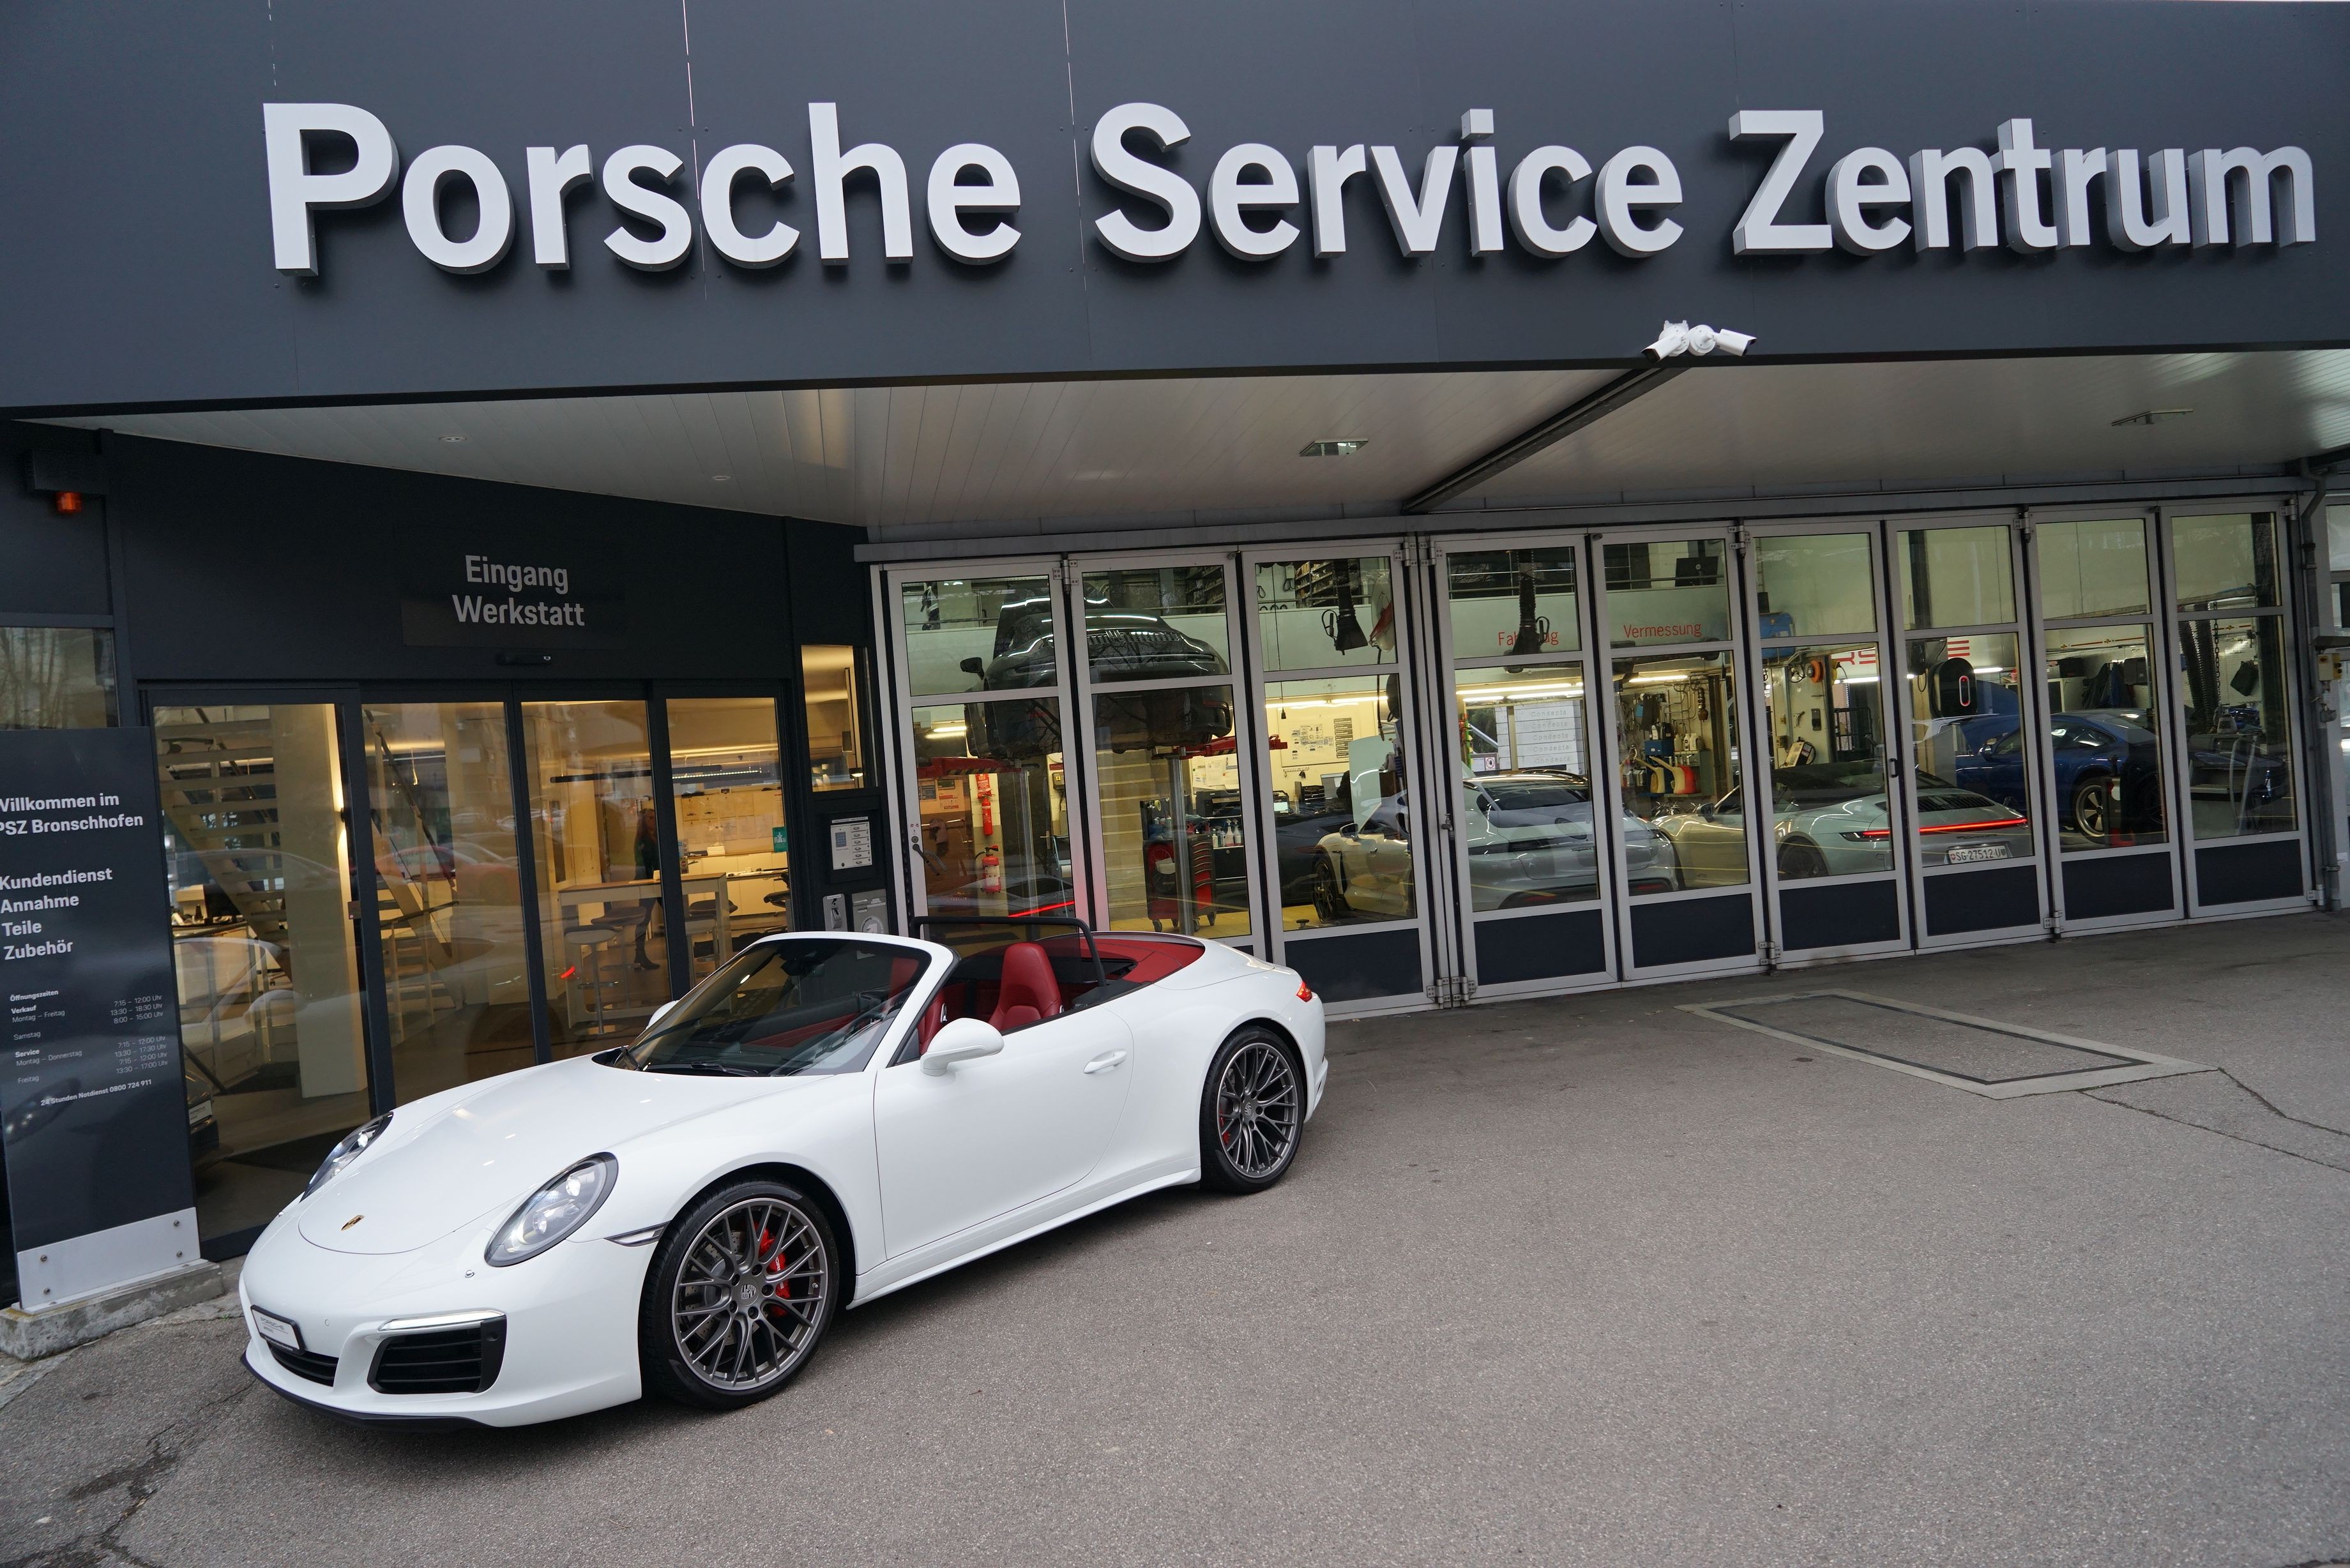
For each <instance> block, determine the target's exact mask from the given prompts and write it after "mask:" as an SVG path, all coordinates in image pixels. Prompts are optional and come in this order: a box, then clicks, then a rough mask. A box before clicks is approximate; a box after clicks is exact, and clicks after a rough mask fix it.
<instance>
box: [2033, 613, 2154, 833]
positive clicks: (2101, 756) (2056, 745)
mask: <svg viewBox="0 0 2350 1568" xmlns="http://www.w3.org/2000/svg"><path fill="white" fill-rule="evenodd" d="M2153 629H2154V628H2151V627H2147V626H2107V627H2071V628H2065V627H2054V628H2050V629H2049V632H2048V670H2047V677H2046V679H2047V681H2048V749H2049V756H2050V758H2051V760H2052V761H2053V763H2054V767H2055V770H2056V810H2057V823H2056V826H2057V840H2056V842H2057V845H2058V846H2059V847H2060V848H2062V849H2063V850H2064V853H2065V854H2067V855H2073V854H2078V853H2079V852H2081V851H2083V850H2086V849H2109V848H2118V847H2121V846H2126V845H2135V844H2162V843H2165V842H2167V841H2168V837H2169V835H2168V828H2167V819H2166V816H2165V813H2164V807H2163V803H2162V741H2161V738H2160V736H2159V734H2158V730H2159V728H2160V726H2159V724H2158V722H2157V720H2156V718H2155V713H2154V704H2155V694H2154V673H2155V664H2154V660H2153V659H2152V658H2151V657H2150V656H2149V654H2148V652H2147V649H2149V648H2150V647H2151V646H2152V637H2153Z"/></svg>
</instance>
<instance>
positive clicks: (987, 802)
mask: <svg viewBox="0 0 2350 1568" xmlns="http://www.w3.org/2000/svg"><path fill="white" fill-rule="evenodd" d="M972 787H973V789H974V790H975V791H976V792H977V794H978V795H979V834H980V836H981V837H983V838H993V837H994V836H995V782H994V781H993V779H990V778H989V777H987V776H986V775H985V774H981V775H980V777H978V778H977V779H975V780H973V781H972Z"/></svg>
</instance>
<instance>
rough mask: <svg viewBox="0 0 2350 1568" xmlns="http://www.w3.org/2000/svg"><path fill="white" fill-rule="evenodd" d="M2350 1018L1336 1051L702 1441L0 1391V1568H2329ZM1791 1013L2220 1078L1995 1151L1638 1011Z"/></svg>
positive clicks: (856, 1322)
mask: <svg viewBox="0 0 2350 1568" xmlns="http://www.w3.org/2000/svg"><path fill="white" fill-rule="evenodd" d="M2345 977H2350V919H2343V918H2324V917H2317V916H2309V917H2293V918H2288V919H2272V920H2261V921H2249V922H2237V923H2230V924H2222V925H2214V926H2205V927H2198V928H2193V929H2185V928H2173V929H2164V930H2160V931H2156V932H2149V933H2140V934H2137V935H2133V936H2127V937H2106V938H2097V939H2084V940H2072V941H2068V942H2064V943H2061V944H2054V945H2044V944H2043V945H2033V946H2027V947H2016V948H2006V949H1998V950H1983V951H1975V952H1969V953H1960V954H1947V955H1940V956H1935V957H1928V958H1922V959H1906V960H1899V961H1887V962H1878V963H1870V964H1863V965H1854V966H1848V967H1844V968H1839V969H1836V970H1835V971H1814V972H1811V973H1807V974H1780V975H1775V976H1770V977H1749V978H1747V979H1744V980H1740V981H1718V982H1712V983H1709V984H1704V985H1693V986H1674V987H1659V988H1649V989H1643V990H1637V991H1628V992H1609V993H1601V994H1595V995H1586V996H1583V997H1578V998H1568V999H1555V1000H1550V1001H1544V1002H1525V1003H1518V1004H1514V1005H1503V1006H1492V1007H1480V1008H1475V1009H1471V1010H1469V1011H1467V1012H1451V1013H1446V1014H1423V1015H1419V1016H1412V1017H1404V1018H1397V1019H1390V1020H1385V1021H1378V1022H1372V1023H1357V1024H1350V1025H1346V1026H1343V1027H1340V1028H1338V1029H1336V1031H1334V1050H1333V1054H1334V1058H1335V1067H1334V1072H1333V1076H1332V1086H1331V1097H1330V1099H1329V1101H1328V1103H1327V1105H1326V1107H1325V1109H1324V1112H1323V1114H1322V1115H1321V1116H1320V1117H1319V1118H1318V1119H1317V1120H1316V1121H1315V1123H1314V1125H1313V1126H1312V1127H1311V1128H1310V1129H1309V1134H1308V1140H1307V1143H1306V1146H1305V1150H1304V1151H1303V1153H1302V1155H1301V1158H1300V1160H1299V1163H1298V1165H1297V1166H1296V1168H1295V1171H1294V1172H1293V1174H1292V1175H1291V1177H1290V1178H1289V1179H1288V1180H1287V1181H1285V1182H1284V1184H1283V1185H1282V1186H1281V1187H1279V1188H1277V1189H1274V1190H1273V1191H1271V1192H1269V1193H1266V1194H1263V1195H1262V1196H1259V1197H1255V1198H1250V1199H1219V1198H1211V1197H1208V1196H1204V1195H1201V1194H1198V1193H1195V1192H1191V1191H1180V1192H1172V1193H1166V1194H1161V1195H1159V1196H1156V1197H1153V1198H1150V1199H1145V1200H1142V1201H1140V1202H1138V1203H1135V1204H1132V1205H1129V1206H1128V1207H1127V1208H1125V1209H1123V1210H1118V1211H1116V1212H1113V1213H1110V1214H1107V1215H1104V1216H1099V1217H1097V1218H1095V1219H1093V1220H1087V1221H1084V1222H1081V1223H1079V1224H1077V1225H1076V1226H1074V1227H1071V1228H1068V1229H1066V1230H1065V1231H1060V1232H1058V1233H1056V1234H1055V1235H1054V1236H1051V1237H1048V1238H1045V1239H1043V1240H1040V1241H1035V1242H1032V1243H1029V1244H1027V1245H1024V1246H1022V1247H1019V1248H1017V1249H1014V1251H1010V1252H1007V1253H1003V1254H1000V1255H999V1256H997V1257H995V1258H993V1259H991V1260H988V1261H985V1262H981V1263H978V1264H975V1265H973V1266H972V1267H970V1268H967V1269H964V1270H962V1271H960V1272H957V1273H955V1274H952V1275H950V1276H947V1277H945V1278H942V1279H940V1280H937V1281H933V1282H930V1283H927V1284H924V1285H921V1286H918V1287H915V1288H913V1289H910V1290H907V1291H903V1292H900V1293H898V1294H897V1295H894V1296H891V1297H889V1298H887V1299H886V1300H884V1301H882V1302H879V1303H875V1304H874V1305H873V1306H871V1307H870V1308H866V1309H861V1310H858V1311H856V1312H852V1313H850V1314H847V1315H846V1316H845V1317H844V1318H843V1319H842V1320H841V1321H840V1322H839V1324H838V1325H837V1329H836V1331H835V1333H834V1335H833V1337H832V1338H831V1340H830V1341H829V1343H827V1345H826V1346H825V1347H824V1349H823V1350H822V1352H821V1353H820V1354H819V1355H818V1356H817V1358H816V1361H815V1362H814V1363H813V1364H812V1365H811V1366H810V1367H809V1368H808V1370H807V1371H806V1374H805V1375H804V1376H802V1377H801V1378H800V1379H799V1381H798V1382H797V1383H796V1384H795V1385H794V1386H792V1387H791V1388H789V1389H787V1390H786V1391H785V1393H784V1394H783V1395H782V1396H781V1397H777V1398H775V1399H774V1400H771V1401H769V1402H767V1403H765V1404H764V1405H760V1406H757V1407H753V1408H751V1409H748V1410H745V1411H742V1412H738V1413H735V1414H733V1415H728V1416H723V1417H712V1416H706V1415H700V1414H693V1413H689V1412H686V1411H683V1410H680V1409H675V1408H671V1407H665V1406H660V1405H656V1404H642V1405H638V1406H635V1407H629V1408H625V1409H619V1410H613V1411H608V1412H605V1413H602V1414H600V1415H596V1416H591V1417H583V1418H580V1419H577V1420H572V1421H567V1422H561V1423H556V1424H553V1425H550V1426H546V1427H542V1428H533V1429H527V1430H522V1431H514V1432H481V1433H464V1434H458V1435H446V1434H443V1435H436V1436H416V1435H408V1434H396V1433H385V1432H380V1431H372V1430H365V1429H359V1428H350V1427H346V1426H342V1425H339V1424H338V1423H335V1422H333V1421H331V1420H329V1419H327V1418H325V1417H319V1416H317V1415H314V1414H311V1413H309V1412H307V1411H305V1410H302V1409H298V1408H296V1407H293V1406H290V1405H288V1404H286V1403H285V1402H283V1401H282V1400H280V1399H278V1398H277V1397H276V1396H274V1395H272V1394H271V1393H269V1392H268V1391H267V1390H265V1389H264V1388H261V1387H259V1386H256V1385H255V1384H254V1383H252V1382H251V1381H250V1379H249V1378H248V1377H247V1376H246V1375H245V1374H244V1372H243V1371H242V1370H241V1369H240V1368H239V1366H238V1365H237V1362H236V1355H237V1351H238V1347H239V1345H240V1342H241V1340H242V1337H243V1336H242V1332H241V1330H240V1328H239V1326H238V1325H237V1324H236V1323H235V1322H234V1320H233V1319H230V1318H228V1317H226V1316H224V1315H223V1314H221V1313H220V1312H219V1311H218V1309H214V1310H213V1311H211V1312H209V1313H208V1312H207V1311H206V1310H204V1309H197V1310H195V1311H193V1312H192V1313H188V1314H181V1315H180V1316H179V1317H178V1318H176V1319H174V1320H172V1321H169V1322H166V1323H162V1324H150V1325H145V1326H142V1327H140V1328H137V1329H132V1330H129V1331H126V1332H124V1333H121V1334H116V1335H115V1336H113V1337H112V1338H110V1339H108V1340H106V1341H103V1342H101V1343H99V1344H98V1345H91V1346H88V1347H86V1348H84V1349H82V1350H79V1351H76V1352H73V1353H70V1354H69V1355H65V1356H62V1357H57V1358H55V1359H53V1360H52V1361H51V1362H48V1363H45V1364H42V1365H41V1366H38V1367H37V1368H36V1369H35V1370H34V1371H33V1372H32V1373H30V1374H27V1375H25V1376H19V1377H17V1378H16V1380H15V1381H14V1382H13V1383H0V1400H5V1401H6V1403H5V1406H0V1563H40V1564H55V1565H60V1568H61V1565H65V1564H74V1565H77V1568H80V1565H90V1564H100V1563H115V1562H120V1563H131V1564H146V1565H151V1568H198V1565H202V1564H213V1563H222V1564H240V1565H242V1564H265V1563H267V1564H275V1563H286V1564H294V1563H300V1564H304V1565H319V1564H343V1563H348V1564H354V1565H366V1568H383V1565H386V1564H401V1563H648V1562H664V1563H665V1562H692V1563H702V1562H725V1563H785V1562H799V1561H829V1562H836V1563H867V1562H874V1563H1023V1564H1025V1563H1347V1564H1367V1563H1966V1564H1982V1563H2116V1564H2119V1563H2126V1564H2131V1565H2134V1568H2137V1565H2145V1564H2161V1563H2197V1564H2204V1563H2243V1564H2259V1565H2275V1568H2283V1565H2286V1564H2305V1563H2324V1562H2335V1561H2341V1560H2345V1559H2350V1246H2345V1237H2350V1132H2345V1130H2344V1129H2350V1047H2345V1012H2350V981H2345ZM1807 985H1811V986H1825V985H1833V986H1839V987H1846V988H1849V989H1854V990H1860V991H1865V992H1873V993H1877V994H1881V995H1886V996H1891V997H1897V998H1903V999H1908V1000H1912V1001H1918V1002H1929V1003H1931V1004H1934V1005H1937V1006H1940V1007H1945V1008H1950V1009H1955V1010H1958V1011H1960V1012H1973V1013H1980V1014H1983V1015H1987V1016H1991V1017H1994V1018H2001V1019H2005V1020H2008V1021H2011V1022H2015V1023H2027V1024H2031V1025H2033V1026H2035V1027H2038V1028H2042V1029H2048V1030H2054V1031H2058V1032H2061V1033H2067V1034H2072V1035H2078V1036H2083V1037H2086V1038H2088V1039H2092V1040H2101V1041H2105V1042H2107V1043H2110V1044H2125V1045H2131V1046H2136V1047H2138V1048H2140V1049H2144V1050H2147V1051H2153V1052H2158V1053H2161V1054H2167V1055H2174V1056H2179V1057H2185V1058H2189V1059H2191V1060H2193V1061H2196V1062H2199V1063H2209V1064H2214V1065H2215V1066H2216V1067H2218V1068H2220V1069H2223V1070H2224V1071H2223V1072H2215V1073H2209V1074H2198V1075H2193V1076H2189V1077H2179V1078H2167V1079H2160V1080H2157V1081H2154V1082H2150V1083H2145V1084H2135V1085H2123V1086H2120V1087H2117V1088H2114V1089H2109V1090H2103V1091H2097V1092H2095V1093H2094V1094H2091V1093H2064V1094H2051V1095H2044V1096H2032V1097H2026V1098H2019V1099H2012V1100H2003V1101H2002V1100H1991V1099H1985V1098H1982V1097H1980V1096H1974V1095H1970V1094H1967V1093H1964V1092H1961V1091H1960V1090H1957V1089H1953V1088H1949V1087H1945V1086H1942V1085H1937V1084H1933V1083H1929V1082H1925V1081H1922V1080H1920V1079H1918V1078H1914V1077H1908V1076H1905V1075H1901V1074H1898V1073H1895V1072H1891V1071H1887V1070H1886V1069H1884V1068H1882V1067H1879V1066H1875V1065H1871V1064H1866V1063H1861V1062H1856V1061H1852V1060H1847V1059H1843V1058H1839V1057H1835V1056H1832V1055H1827V1054H1819V1053H1814V1052H1806V1051H1805V1050H1804V1048H1803V1047H1801V1046H1800V1045H1796V1044H1792V1043H1790V1042H1787V1041H1783V1040H1779V1039H1774V1038H1771V1037H1768V1036H1764V1035H1761V1034H1755V1033H1748V1032H1744V1031H1741V1030H1737V1029H1734V1028H1731V1027H1729V1026H1727V1025H1724V1024H1721V1023H1716V1022H1714V1021H1711V1020H1708V1019H1703V1018H1697V1017H1692V1016H1691V1015H1690V1014H1689V1013H1687V1012H1681V1011H1679V1004H1680V1003H1684V1002H1699V1001H1720V1000H1727V999H1731V998H1738V997H1746V996H1753V995H1758V994H1763V993H1767V992H1782V991H1787V990H1794V989H1801V988H1803V987H1804V986H1807ZM1807 1058H1808V1059H1807Z"/></svg>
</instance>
